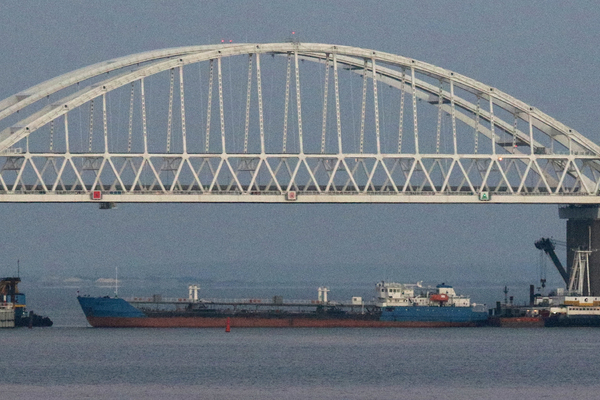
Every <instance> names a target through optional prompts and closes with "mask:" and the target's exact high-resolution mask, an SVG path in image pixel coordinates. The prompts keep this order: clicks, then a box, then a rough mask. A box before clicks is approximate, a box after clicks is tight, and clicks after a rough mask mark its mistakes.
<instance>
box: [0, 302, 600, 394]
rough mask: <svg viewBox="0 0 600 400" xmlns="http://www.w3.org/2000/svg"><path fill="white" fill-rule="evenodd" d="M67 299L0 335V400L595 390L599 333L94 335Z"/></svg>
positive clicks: (398, 331)
mask: <svg viewBox="0 0 600 400" xmlns="http://www.w3.org/2000/svg"><path fill="white" fill-rule="evenodd" d="M67 292H68V291H54V292H50V293H42V292H38V294H37V296H42V295H43V296H44V297H45V298H46V299H49V300H47V301H46V302H45V303H44V305H45V306H47V307H48V308H49V309H48V310H46V309H44V307H42V309H41V310H40V307H39V306H38V307H33V308H34V309H36V310H38V311H39V312H40V313H45V314H47V315H50V316H52V317H53V319H54V320H55V322H56V326H55V327H52V328H34V329H31V330H30V329H10V330H0V344H1V349H2V350H1V352H0V355H1V357H0V366H1V374H0V393H1V396H0V397H1V398H19V399H30V398H31V399H82V398H93V399H96V398H99V399H117V398H119V399H120V398H123V399H126V398H132V399H192V398H193V399H195V398H202V399H230V398H240V399H307V398H308V399H313V398H314V399H376V398H385V399H429V398H432V399H433V398H436V399H437V398H443V399H523V398H529V399H538V398H541V399H565V398H571V399H574V398H577V399H597V398H598V397H599V394H598V393H600V382H599V379H598V378H599V369H598V365H600V340H599V339H600V329H593V328H571V329H568V328H555V329H508V328H446V329H233V330H232V331H231V332H230V333H225V332H224V330H223V329H94V328H89V327H87V326H86V325H87V324H86V323H85V319H84V318H83V316H82V314H81V311H80V310H79V309H78V307H77V304H76V301H75V300H74V293H67ZM73 292H74V291H73ZM53 293H54V294H53ZM29 296H30V297H32V296H31V294H30V295H29ZM33 299H35V296H33ZM34 303H35V302H34ZM30 304H32V302H31V299H30ZM50 305H52V306H53V307H54V310H51V309H50V308H52V307H50Z"/></svg>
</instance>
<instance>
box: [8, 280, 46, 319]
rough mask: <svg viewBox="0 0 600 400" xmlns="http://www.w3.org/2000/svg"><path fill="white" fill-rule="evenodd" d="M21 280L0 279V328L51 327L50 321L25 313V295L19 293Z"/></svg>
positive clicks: (31, 313) (30, 312) (32, 313)
mask: <svg viewBox="0 0 600 400" xmlns="http://www.w3.org/2000/svg"><path fill="white" fill-rule="evenodd" d="M19 282H21V278H15V277H8V278H2V279H0V300H1V303H0V328H13V327H21V326H28V327H30V328H31V327H34V326H36V327H38V326H52V320H50V318H48V317H42V316H41V315H37V314H35V313H34V312H33V311H29V312H27V310H26V301H25V299H26V298H25V293H20V292H19Z"/></svg>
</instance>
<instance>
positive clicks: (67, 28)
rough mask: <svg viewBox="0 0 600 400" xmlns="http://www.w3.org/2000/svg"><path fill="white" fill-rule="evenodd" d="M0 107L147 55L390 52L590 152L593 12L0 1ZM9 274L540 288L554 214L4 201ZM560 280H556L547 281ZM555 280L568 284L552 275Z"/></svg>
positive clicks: (561, 227) (591, 6) (560, 234)
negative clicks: (486, 92)
mask: <svg viewBox="0 0 600 400" xmlns="http://www.w3.org/2000/svg"><path fill="white" fill-rule="evenodd" d="M0 30H1V32H0V33H1V36H2V40H1V41H0V54H1V56H0V67H1V71H2V74H1V75H0V98H5V97H8V96H10V95H12V94H14V93H16V92H18V91H20V90H23V89H26V88H28V87H30V86H33V85H35V84H37V83H39V82H42V81H44V80H46V79H50V78H53V77H55V76H57V75H60V74H63V73H66V72H69V71H71V70H74V69H77V68H80V67H83V66H86V65H89V64H92V63H96V62H100V61H103V60H107V59H110V58H115V57H119V56H124V55H127V54H132V53H138V52H142V51H146V50H152V49H159V48H167V47H177V46H183V45H196V44H209V43H217V42H220V40H221V38H231V39H233V40H234V41H236V42H246V41H247V42H279V41H283V40H284V39H285V38H287V37H289V35H290V32H291V31H296V32H297V34H298V35H299V37H300V39H301V40H302V41H307V42H308V41H310V42H321V43H333V44H344V45H351V46H357V47H364V48H371V49H375V50H380V51H386V52H391V53H395V54H399V55H403V56H407V57H412V58H415V59H418V60H422V61H425V62H429V63H432V64H434V65H438V66H440V67H444V68H448V69H451V70H454V71H457V72H459V73H461V74H464V75H466V76H469V77H471V78H473V79H476V80H478V81H481V82H484V83H486V84H489V85H491V86H495V87H497V88H499V89H501V90H502V91H505V92H507V93H509V94H511V95H513V96H515V97H516V98H518V99H520V100H522V101H524V102H526V103H529V104H531V105H533V106H535V107H537V108H539V109H541V110H542V111H544V112H546V113H548V114H549V115H551V116H552V117H554V118H556V119H557V120H559V121H561V122H563V123H565V124H566V125H568V126H571V127H573V128H575V129H577V130H578V131H579V132H581V133H583V134H584V135H585V136H587V137H588V138H590V139H591V140H593V141H594V142H596V143H600V132H599V131H598V129H597V127H596V123H597V115H598V110H599V109H600V96H599V95H598V93H600V80H599V79H598V61H599V60H600V48H599V47H598V43H599V42H600V8H599V7H598V3H597V2H595V1H577V2H565V1H522V0H521V1H502V2H489V1H460V2H447V1H307V0H302V1H202V2H200V1H174V0H170V1H148V0H143V1H142V0H130V1H126V2H117V1H94V2H87V1H53V2H48V1H26V2H23V1H3V2H2V3H1V4H0ZM0 215H1V216H2V217H1V222H0V223H1V224H2V228H3V230H2V232H3V235H2V240H1V242H0V243H1V244H0V246H1V251H2V261H0V275H5V274H9V273H11V272H13V271H14V269H15V267H14V265H15V264H16V260H17V259H20V260H21V265H22V269H23V275H24V276H27V275H29V276H32V277H33V276H46V275H62V276H71V275H83V276H90V277H100V276H110V275H112V274H113V271H114V267H115V266H119V268H120V270H121V271H123V274H125V275H127V274H129V275H136V276H144V275H153V274H156V275H169V274H175V275H187V276H198V277H203V278H214V279H233V278H239V279H250V280H289V279H298V280H310V281H315V280H317V281H318V280H327V281H329V282H332V281H335V280H338V279H339V280H345V281H352V280H355V281H360V280H377V279H382V278H383V279H395V280H398V281H405V280H415V279H421V278H423V279H430V280H434V281H437V280H439V281H441V280H451V279H455V280H458V279H462V280H490V281H494V282H497V283H503V282H505V281H507V280H515V279H521V278H522V279H523V280H528V281H534V280H537V279H538V275H537V273H536V264H537V262H538V253H537V250H535V248H534V246H533V242H534V241H535V240H536V239H538V238H539V237H541V236H554V237H556V238H560V239H562V238H564V236H565V222H564V221H561V220H559V219H558V213H557V206H525V205H514V206H498V205H496V206H493V205H475V206H466V205H465V206H459V205H428V206H425V205H340V206H332V205H274V206H273V205H208V204H206V205H203V204H198V205H168V204H156V205H121V206H119V208H118V209H116V210H113V211H109V212H107V211H100V210H98V209H97V206H96V205H92V204H87V205H86V204H83V205H69V204H4V205H0ZM550 275H551V276H550ZM549 277H550V278H553V279H555V280H556V282H559V277H558V274H557V273H555V272H554V270H550V271H549Z"/></svg>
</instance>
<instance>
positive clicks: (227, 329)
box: [225, 317, 231, 332]
mask: <svg viewBox="0 0 600 400" xmlns="http://www.w3.org/2000/svg"><path fill="white" fill-rule="evenodd" d="M229 322H230V321H229V317H227V326H226V327H225V332H229V331H231V326H230V325H229Z"/></svg>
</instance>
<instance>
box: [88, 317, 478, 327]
mask: <svg viewBox="0 0 600 400" xmlns="http://www.w3.org/2000/svg"><path fill="white" fill-rule="evenodd" d="M87 320H88V322H89V323H90V325H91V326H93V327H96V328H225V327H226V326H227V318H189V317H188V318H185V317H181V318H179V317H171V318H118V317H88V318H87ZM479 325H480V324H478V323H475V322H423V321H410V322H400V321H360V320H348V319H309V318H286V319H283V318H282V319H278V318H244V317H231V318H230V326H231V327H232V328H391V327H398V328H441V327H468V326H479Z"/></svg>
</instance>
